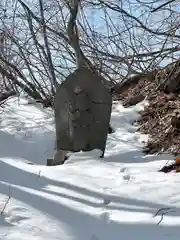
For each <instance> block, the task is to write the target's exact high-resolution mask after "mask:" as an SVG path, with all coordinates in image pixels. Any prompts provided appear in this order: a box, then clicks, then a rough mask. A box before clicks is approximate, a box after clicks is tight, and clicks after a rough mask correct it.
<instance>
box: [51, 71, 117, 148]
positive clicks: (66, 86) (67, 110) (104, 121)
mask: <svg viewBox="0 0 180 240" xmlns="http://www.w3.org/2000/svg"><path fill="white" fill-rule="evenodd" d="M54 105H55V125H56V138H57V142H56V144H57V146H56V147H57V149H58V150H60V149H61V150H65V151H72V152H74V151H75V152H76V151H80V150H83V151H90V150H93V149H100V150H102V151H103V152H104V150H105V145H106V140H107V133H108V126H109V122H110V115H111V107H112V97H111V95H110V93H109V91H108V89H107V87H105V86H104V84H103V83H102V77H100V76H98V75H97V73H93V72H91V71H90V70H88V69H87V68H79V69H77V70H76V71H75V72H74V73H72V74H70V75H69V76H68V77H67V79H66V80H65V82H63V83H62V84H61V85H60V86H59V87H58V89H57V92H56V95H55V101H54Z"/></svg>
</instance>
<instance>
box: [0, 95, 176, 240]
mask: <svg viewBox="0 0 180 240" xmlns="http://www.w3.org/2000/svg"><path fill="white" fill-rule="evenodd" d="M145 105H146V102H145V101H144V102H141V103H139V104H137V105H135V106H133V107H129V108H124V107H123V106H122V105H121V104H120V103H118V104H114V106H113V112H112V117H111V123H112V126H113V127H114V128H115V132H114V133H113V134H110V135H109V136H108V141H107V149H106V152H105V158H104V159H100V158H99V157H98V156H99V154H98V151H96V150H94V151H92V152H89V153H76V154H73V155H72V156H71V157H70V158H69V160H68V161H66V163H65V164H64V165H62V166H57V167H47V166H45V163H46V159H47V158H48V157H52V155H53V154H54V149H53V147H54V129H53V115H52V113H51V111H50V110H48V109H47V110H42V109H41V107H40V106H39V105H36V106H34V105H29V104H27V100H25V99H20V101H18V100H17V99H15V98H13V99H11V100H9V101H8V102H7V105H6V106H5V108H4V109H3V111H2V113H1V121H0V127H1V129H0V142H1V144H0V210H1V216H0V239H1V240H24V239H27V240H28V239H33V240H45V239H47V240H57V239H59V240H110V239H113V240H119V239H122V240H132V239H138V240H144V239H146V240H152V239H153V238H154V239H159V240H161V239H171V240H175V239H177V240H178V239H179V236H178V235H179V234H178V233H179V224H180V190H179V184H178V183H179V182H180V179H179V175H178V174H175V173H170V174H164V173H159V172H157V170H158V169H159V168H160V167H162V165H164V164H165V162H166V161H167V160H170V159H173V157H172V156H171V155H161V156H156V155H149V156H148V155H144V154H143V153H142V151H141V150H142V147H143V145H144V143H143V142H144V141H146V140H147V136H145V135H142V134H141V133H139V132H136V129H137V127H135V126H133V125H132V123H133V122H134V121H135V120H136V119H137V118H138V116H139V114H138V112H139V111H140V110H143V108H144V106H145ZM28 163H31V164H28ZM161 208H165V209H164V210H161V211H160V212H159V213H158V214H157V216H156V217H154V215H155V214H156V212H157V211H158V210H159V209H161ZM166 208H167V209H166ZM163 211H165V215H164V217H163V219H162V221H161V222H160V223H159V221H160V220H161V215H162V212H163Z"/></svg>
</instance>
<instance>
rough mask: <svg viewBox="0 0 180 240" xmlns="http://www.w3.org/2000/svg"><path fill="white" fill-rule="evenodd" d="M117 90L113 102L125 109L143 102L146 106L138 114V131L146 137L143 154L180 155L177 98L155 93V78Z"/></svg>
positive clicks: (179, 110) (147, 77) (141, 78)
mask: <svg viewBox="0 0 180 240" xmlns="http://www.w3.org/2000/svg"><path fill="white" fill-rule="evenodd" d="M125 85H126V86H125V87H124V86H123V87H122V88H120V87H119V89H118V88H117V89H116V91H115V92H116V93H115V95H114V99H116V100H117V99H118V100H121V101H122V102H123V105H124V106H131V105H134V104H137V103H138V102H140V101H142V100H143V99H145V98H146V100H148V101H149V105H148V106H146V107H145V109H144V111H142V112H140V115H141V116H140V118H139V119H138V121H137V122H138V125H139V128H138V131H141V132H142V133H145V134H149V140H148V142H147V144H146V146H145V148H144V152H145V153H156V152H171V153H173V154H175V155H177V154H180V117H179V113H180V95H179V93H169V94H167V93H165V92H163V91H159V90H156V89H157V83H156V82H155V81H154V74H151V75H150V77H149V75H145V76H140V78H139V79H138V80H136V81H134V82H133V81H132V84H128V85H127V84H125Z"/></svg>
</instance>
